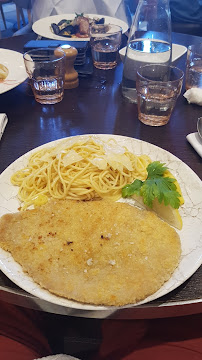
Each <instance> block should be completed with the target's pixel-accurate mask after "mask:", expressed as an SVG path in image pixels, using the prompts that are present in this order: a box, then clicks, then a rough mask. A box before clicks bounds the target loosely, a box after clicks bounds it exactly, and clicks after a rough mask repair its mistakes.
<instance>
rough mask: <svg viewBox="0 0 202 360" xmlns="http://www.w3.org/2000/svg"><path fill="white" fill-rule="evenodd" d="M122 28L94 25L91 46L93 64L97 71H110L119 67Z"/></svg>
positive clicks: (91, 33)
mask: <svg viewBox="0 0 202 360" xmlns="http://www.w3.org/2000/svg"><path fill="white" fill-rule="evenodd" d="M121 36H122V28H121V27H120V26H118V25H111V24H109V25H101V24H98V25H92V26H91V29H90V45H91V53H92V58H93V64H94V66H95V67H96V68H97V69H103V70H110V69H113V68H115V67H116V66H117V56H118V51H119V48H120V45H121Z"/></svg>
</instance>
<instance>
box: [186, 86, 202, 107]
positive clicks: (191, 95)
mask: <svg viewBox="0 0 202 360" xmlns="http://www.w3.org/2000/svg"><path fill="white" fill-rule="evenodd" d="M184 97H185V98H186V99H187V101H188V103H189V104H191V103H193V104H197V105H202V89H199V88H191V89H189V90H187V91H186V92H185V93H184Z"/></svg>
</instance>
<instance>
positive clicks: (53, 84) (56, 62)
mask: <svg viewBox="0 0 202 360" xmlns="http://www.w3.org/2000/svg"><path fill="white" fill-rule="evenodd" d="M23 57H24V63H25V68H26V71H27V74H28V76H29V79H30V84H31V87H32V91H33V93H34V97H35V100H36V101H37V102H39V103H40V104H56V103H58V102H60V101H61V100H62V99H63V96H64V77H65V52H64V51H63V50H62V49H60V48H57V49H47V48H46V49H45V48H41V49H33V50H29V51H27V52H26V53H25V54H24V56H23Z"/></svg>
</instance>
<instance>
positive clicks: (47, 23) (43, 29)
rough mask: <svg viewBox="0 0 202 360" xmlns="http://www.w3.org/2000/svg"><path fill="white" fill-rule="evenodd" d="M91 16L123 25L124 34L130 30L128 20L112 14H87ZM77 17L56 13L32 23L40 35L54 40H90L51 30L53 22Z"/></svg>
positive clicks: (106, 22) (33, 28)
mask: <svg viewBox="0 0 202 360" xmlns="http://www.w3.org/2000/svg"><path fill="white" fill-rule="evenodd" d="M85 15H87V16H88V17H89V18H91V19H92V18H97V19H101V18H105V24H113V25H119V26H121V27H122V32H123V34H124V33H125V32H126V31H127V30H128V25H127V23H126V22H124V21H122V20H120V19H117V18H114V17H111V16H105V15H98V14H85ZM74 18H75V14H63V15H54V16H48V17H45V18H42V19H39V20H37V21H36V22H35V23H34V24H33V25H32V30H33V31H34V32H35V33H36V34H37V35H40V36H43V37H45V38H48V39H54V40H68V41H89V40H90V39H89V38H75V37H74V38H68V37H66V36H59V35H56V34H54V33H53V32H52V30H51V24H52V23H55V24H58V23H59V21H60V20H63V19H65V20H73V19H74Z"/></svg>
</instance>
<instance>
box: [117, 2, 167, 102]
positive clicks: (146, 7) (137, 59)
mask: <svg viewBox="0 0 202 360" xmlns="http://www.w3.org/2000/svg"><path fill="white" fill-rule="evenodd" d="M171 52H172V46H171V17H170V8H169V0H140V1H139V3H138V6H137V10H136V13H135V16H134V19H133V23H132V26H131V30H130V34H129V39H128V43H127V48H126V54H125V58H124V68H123V78H122V94H123V96H124V97H125V98H127V99H128V100H129V101H130V102H134V103H136V102H137V91H136V74H137V70H138V69H139V67H140V66H143V65H146V64H157V63H159V64H164V65H170V63H171V55H172V54H171Z"/></svg>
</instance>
